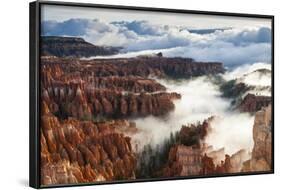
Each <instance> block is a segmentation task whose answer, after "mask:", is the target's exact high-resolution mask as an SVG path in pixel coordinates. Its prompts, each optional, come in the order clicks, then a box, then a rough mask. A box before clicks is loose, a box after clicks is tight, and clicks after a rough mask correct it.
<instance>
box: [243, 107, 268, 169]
mask: <svg viewBox="0 0 281 190" xmlns="http://www.w3.org/2000/svg"><path fill="white" fill-rule="evenodd" d="M271 118H272V115H271V105H268V106H267V107H263V108H262V109H261V110H260V111H258V112H257V113H256V115H255V122H254V127H253V138H254V148H253V151H252V155H251V159H250V160H248V161H246V162H244V166H243V169H242V170H243V171H269V170H271V169H272V157H271V156H272V152H271V151H272V144H271V143H272V133H271V127H272V120H271Z"/></svg>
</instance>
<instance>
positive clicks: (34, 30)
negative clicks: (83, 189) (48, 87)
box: [29, 1, 274, 188]
mask: <svg viewBox="0 0 281 190" xmlns="http://www.w3.org/2000/svg"><path fill="white" fill-rule="evenodd" d="M42 5H60V6H76V7H93V8H107V9H119V10H120V9H121V10H135V11H153V12H166V13H167V12H170V13H186V14H195V15H216V16H233V17H245V18H263V19H270V20H271V32H272V35H271V38H272V39H271V58H272V60H271V67H272V79H271V82H272V83H271V85H272V88H271V93H272V151H271V152H272V170H270V171H262V172H241V173H230V174H223V175H219V174H216V175H204V176H188V177H168V178H156V179H155V178H153V179H136V180H122V181H105V182H98V183H80V184H63V185H48V186H41V184H40V119H39V117H40V101H39V97H40V82H39V81H40V74H39V73H40V72H39V71H40V22H41V18H40V15H41V6H42ZM29 14H30V15H29V19H30V20H29V24H30V25H29V30H30V32H29V35H30V36H29V39H30V41H29V50H30V51H29V52H30V55H29V57H30V60H29V64H30V65H29V85H30V86H29V185H30V187H33V188H51V187H70V186H86V185H102V184H120V183H136V182H151V181H163V180H182V179H194V178H211V177H227V176H242V175H258V174H273V173H274V16H273V15H260V14H246V13H228V12H211V11H198V10H183V9H167V8H151V7H132V6H120V5H104V4H89V3H72V2H56V1H34V2H31V3H30V4H29Z"/></svg>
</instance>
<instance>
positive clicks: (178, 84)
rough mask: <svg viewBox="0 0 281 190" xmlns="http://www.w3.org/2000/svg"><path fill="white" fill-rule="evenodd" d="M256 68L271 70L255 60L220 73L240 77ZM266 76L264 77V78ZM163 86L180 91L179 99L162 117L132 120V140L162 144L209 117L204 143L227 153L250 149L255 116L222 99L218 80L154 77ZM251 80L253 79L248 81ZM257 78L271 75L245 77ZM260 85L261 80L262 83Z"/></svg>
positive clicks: (226, 77)
mask: <svg viewBox="0 0 281 190" xmlns="http://www.w3.org/2000/svg"><path fill="white" fill-rule="evenodd" d="M258 69H270V65H269V64H266V63H256V64H252V65H245V66H241V67H238V68H236V69H234V70H232V71H228V72H226V73H225V74H222V75H221V77H222V78H223V79H224V80H225V81H228V80H233V79H238V78H241V77H243V76H245V75H247V74H249V73H252V72H254V71H256V70H258ZM266 77H267V78H266ZM155 80H157V82H159V83H161V84H163V85H164V86H166V88H167V91H168V92H177V93H180V94H181V96H182V97H181V99H179V100H176V101H174V103H175V109H174V111H173V112H171V113H169V114H168V115H166V116H165V117H153V116H150V117H145V118H139V119H135V120H134V121H135V122H136V126H137V128H138V129H139V130H140V132H139V133H137V134H136V135H135V136H134V137H133V142H134V143H135V144H138V147H139V148H140V150H141V147H143V146H144V145H147V144H149V145H151V146H152V147H154V148H155V147H156V146H161V145H162V144H163V142H164V141H165V140H166V139H168V138H169V137H170V134H171V133H175V132H176V131H179V130H180V129H181V127H182V125H188V124H196V123H198V122H201V123H202V122H203V121H204V120H205V119H208V118H209V117H211V116H214V117H215V119H214V120H212V121H211V128H212V130H211V132H210V133H209V134H208V135H207V137H206V139H205V143H207V144H208V145H212V146H213V148H214V150H217V149H220V148H224V149H225V153H226V154H230V155H232V154H234V153H235V152H237V151H239V150H241V149H245V150H246V151H247V152H250V151H251V150H252V147H253V137H252V136H253V135H252V130H253V123H254V116H253V115H250V114H249V113H240V112H239V111H238V110H236V109H234V108H233V106H232V105H231V99H227V98H223V97H222V92H221V91H220V87H219V85H220V84H218V83H214V82H213V81H214V80H211V78H210V76H203V77H196V78H192V79H188V80H170V79H155ZM251 80H252V81H251ZM259 80H263V81H267V80H271V76H267V75H265V76H262V77H254V78H248V79H247V81H248V82H252V83H251V84H253V83H254V81H255V82H256V83H259ZM261 84H263V83H261Z"/></svg>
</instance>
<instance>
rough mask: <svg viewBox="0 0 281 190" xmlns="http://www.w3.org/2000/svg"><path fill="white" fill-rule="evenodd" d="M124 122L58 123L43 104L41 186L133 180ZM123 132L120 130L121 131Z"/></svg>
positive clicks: (72, 120)
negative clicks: (123, 131)
mask: <svg viewBox="0 0 281 190" xmlns="http://www.w3.org/2000/svg"><path fill="white" fill-rule="evenodd" d="M121 126H123V127H124V126H125V127H127V128H129V127H130V124H129V123H128V122H126V121H124V120H119V121H107V122H99V123H94V122H91V121H79V120H77V119H74V118H72V119H67V120H63V121H60V120H59V119H58V118H57V117H55V116H54V115H53V114H52V113H51V112H50V110H49V108H48V106H47V104H46V102H44V101H43V103H42V117H41V183H42V185H48V184H66V183H86V182H93V181H104V180H120V179H134V178H135V173H134V171H135V167H136V158H135V155H134V153H133V152H132V147H131V143H130V140H131V139H130V137H128V136H125V135H123V133H120V128H122V127H121ZM121 130H122V129H121Z"/></svg>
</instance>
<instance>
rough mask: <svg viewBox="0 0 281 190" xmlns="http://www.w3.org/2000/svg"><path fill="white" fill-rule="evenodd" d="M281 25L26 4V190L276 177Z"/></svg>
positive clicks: (255, 18) (258, 19)
mask: <svg viewBox="0 0 281 190" xmlns="http://www.w3.org/2000/svg"><path fill="white" fill-rule="evenodd" d="M273 79H274V17H273V16H271V15H253V14H240V13H239V14H238V13H222V12H207V11H191V10H175V9H161V8H144V7H127V6H113V5H96V4H82V3H66V2H49V1H36V2H32V3H30V186H31V187H34V188H46V187H63V186H78V185H93V184H95V185H97V184H108V183H128V182H143V181H159V180H175V179H190V178H205V177H222V176H237V175H253V174H269V173H273V171H274V148H273V147H274V118H273V116H274V80H273Z"/></svg>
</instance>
